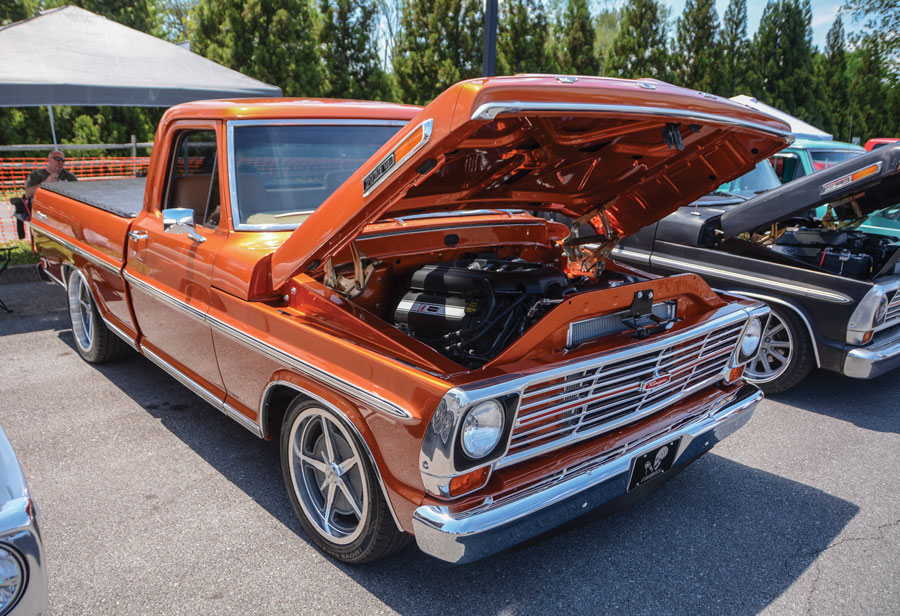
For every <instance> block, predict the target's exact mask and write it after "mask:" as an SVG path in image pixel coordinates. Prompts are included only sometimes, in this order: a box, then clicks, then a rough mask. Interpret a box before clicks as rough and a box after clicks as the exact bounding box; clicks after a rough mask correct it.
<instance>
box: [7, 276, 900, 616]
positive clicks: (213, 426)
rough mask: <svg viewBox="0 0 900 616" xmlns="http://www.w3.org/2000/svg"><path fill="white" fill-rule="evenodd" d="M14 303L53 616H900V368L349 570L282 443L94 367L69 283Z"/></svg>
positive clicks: (14, 357)
mask: <svg viewBox="0 0 900 616" xmlns="http://www.w3.org/2000/svg"><path fill="white" fill-rule="evenodd" d="M0 297H2V298H3V299H4V300H5V301H6V303H7V304H8V305H9V307H10V308H12V309H13V310H14V312H13V313H12V314H9V315H7V314H4V313H2V312H0V358H2V362H0V401H2V402H0V425H2V426H3V428H4V429H5V430H6V432H7V434H8V436H9V438H10V440H11V441H12V444H13V447H14V448H15V449H16V452H17V454H18V456H19V458H20V461H21V462H22V465H23V467H24V468H25V471H26V474H27V475H28V479H29V482H30V485H31V489H32V492H33V494H34V495H35V497H36V499H37V501H38V504H39V506H40V509H41V512H42V516H43V517H42V531H43V536H44V544H45V549H46V554H47V562H48V574H49V580H50V597H49V604H50V610H49V613H50V614H66V615H76V614H116V615H119V614H122V615H127V614H142V615H145V614H394V613H399V614H428V615H429V616H434V615H436V614H505V615H520V614H550V613H556V614H604V613H615V614H620V613H623V614H739V615H743V614H760V613H761V614H791V615H794V614H879V615H882V614H898V613H900V555H898V554H900V472H898V471H900V408H898V406H900V405H898V402H897V401H898V399H900V378H898V377H900V374H894V375H886V376H884V377H882V378H880V379H877V380H874V381H869V382H863V381H854V380H851V379H846V378H843V377H839V376H837V375H833V374H826V373H821V372H820V373H814V374H813V375H812V376H811V377H810V378H809V379H808V380H807V381H806V382H805V383H803V384H802V385H801V386H800V387H798V388H796V389H795V390H793V391H791V392H788V393H787V394H783V395H780V396H778V397H775V398H773V399H768V400H765V401H764V402H763V403H762V404H761V405H760V407H759V408H758V410H757V412H756V415H755V416H754V418H753V420H752V421H751V422H750V424H749V425H747V426H746V427H745V428H744V429H742V430H741V431H740V432H738V433H737V434H735V435H734V436H732V437H731V438H729V439H728V440H726V441H725V442H723V443H721V444H720V445H719V446H717V447H716V448H715V449H714V450H713V451H712V452H711V453H710V454H708V455H707V456H705V457H703V458H702V459H700V460H699V461H698V462H696V463H695V464H693V465H692V466H690V467H689V468H688V469H686V470H685V471H684V472H682V473H681V474H680V475H678V476H677V477H675V478H674V479H673V480H672V481H670V482H669V483H668V484H666V485H665V486H664V487H663V488H662V489H661V490H659V491H658V492H656V493H655V494H653V495H652V496H650V497H649V498H648V499H645V500H643V501H641V502H640V503H638V504H636V505H635V506H632V507H630V508H629V509H627V510H625V511H622V512H619V513H616V514H613V515H610V516H607V517H604V518H600V519H594V520H590V521H586V522H584V523H583V524H580V525H578V526H577V527H576V528H574V529H570V530H567V531H566V532H562V533H559V534H556V535H554V536H551V537H548V538H545V539H544V540H542V541H540V542H536V543H533V544H531V545H528V546H526V547H524V548H522V549H519V550H517V551H515V552H512V553H507V554H500V555H498V556H495V557H492V558H489V559H487V560H484V561H481V562H479V563H475V564H473V565H468V566H461V567H454V566H451V565H447V564H444V563H441V562H439V561H436V560H434V559H431V558H429V557H427V556H425V555H424V554H422V553H420V552H419V551H418V550H417V549H416V548H415V547H413V548H410V549H408V550H406V551H404V552H402V553H400V554H398V555H396V556H394V557H392V558H390V559H388V560H385V561H381V562H378V563H374V564H372V565H367V566H364V567H357V568H354V567H348V566H343V565H338V564H336V563H335V562H333V561H331V560H329V559H328V558H327V557H325V556H323V555H322V554H321V553H320V552H318V550H317V549H316V548H315V547H314V546H313V545H312V543H311V542H310V541H308V540H307V538H306V537H305V536H304V534H303V531H302V530H301V528H300V524H299V523H298V522H297V520H296V519H295V517H294V513H293V511H292V509H291V506H290V503H289V502H288V498H287V495H286V494H285V491H284V486H283V483H282V479H281V473H280V471H279V468H278V452H277V447H276V445H275V444H274V443H267V442H264V441H261V440H258V439H257V438H255V437H254V436H253V435H251V434H250V433H249V432H248V431H247V430H245V429H244V428H242V427H240V426H239V425H238V424H236V423H235V422H233V421H231V420H229V419H228V418H226V417H225V416H223V415H221V414H219V413H218V412H217V411H216V410H214V409H213V408H212V407H210V406H208V405H206V404H205V403H204V402H202V401H201V400H200V399H199V398H197V397H196V396H194V395H193V394H191V393H190V392H189V391H188V390H187V389H185V388H184V387H182V386H181V385H179V384H178V383H177V382H175V381H174V380H172V379H171V378H169V377H168V376H167V375H166V374H165V373H163V372H162V371H161V370H159V369H158V368H156V367H155V366H154V365H153V364H151V363H150V362H149V361H147V360H145V359H143V358H141V357H139V356H134V357H131V358H129V359H126V360H124V361H121V362H118V363H114V364H106V365H102V366H93V365H90V364H87V363H85V362H84V361H82V360H81V359H80V357H79V356H78V354H77V353H76V351H75V349H74V347H73V340H72V335H71V331H70V330H69V324H68V317H67V315H66V312H65V310H64V294H63V292H62V290H61V289H60V288H58V287H56V286H53V285H49V284H44V283H38V282H32V283H21V284H7V285H2V286H0Z"/></svg>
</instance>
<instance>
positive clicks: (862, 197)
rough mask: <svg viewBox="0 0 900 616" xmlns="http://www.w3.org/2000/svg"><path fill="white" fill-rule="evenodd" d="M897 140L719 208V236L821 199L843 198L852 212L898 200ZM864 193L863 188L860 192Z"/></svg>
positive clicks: (803, 209)
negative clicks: (849, 200)
mask: <svg viewBox="0 0 900 616" xmlns="http://www.w3.org/2000/svg"><path fill="white" fill-rule="evenodd" d="M898 165H900V144H898V145H893V146H887V147H883V148H879V149H877V150H874V151H872V152H867V153H865V154H863V155H861V156H857V157H855V158H851V159H850V160H846V161H844V162H842V163H839V164H837V165H834V166H833V167H829V168H827V169H823V170H822V171H817V172H815V173H813V174H810V175H807V176H805V177H802V178H800V179H797V180H792V181H791V182H788V183H787V184H784V185H783V186H781V187H779V188H775V189H772V190H770V191H768V192H765V193H763V194H761V195H759V196H757V197H754V198H752V199H749V200H748V201H745V202H744V203H742V204H740V205H737V206H734V207H732V208H731V209H729V210H728V211H727V212H725V213H724V214H722V218H721V219H720V225H721V229H722V234H723V239H727V238H729V237H734V236H736V235H740V234H741V233H746V232H749V231H754V230H756V229H759V228H761V227H765V226H766V225H770V224H772V223H775V222H779V221H781V220H784V219H785V218H790V217H791V216H797V215H801V214H803V213H805V212H806V211H808V210H810V209H812V208H816V207H818V206H820V205H824V204H826V203H832V204H834V203H838V202H840V201H842V200H846V199H847V198H848V197H851V196H858V198H854V199H853V204H852V205H851V204H848V206H849V207H850V208H852V212H851V211H848V212H847V213H848V215H851V216H853V217H856V218H860V217H862V216H866V215H868V214H871V213H872V212H875V211H876V210H880V209H882V208H884V207H887V206H889V205H893V204H895V203H896V202H897V200H898V196H897V192H896V191H897V182H898V181H900V167H898ZM861 193H865V194H861Z"/></svg>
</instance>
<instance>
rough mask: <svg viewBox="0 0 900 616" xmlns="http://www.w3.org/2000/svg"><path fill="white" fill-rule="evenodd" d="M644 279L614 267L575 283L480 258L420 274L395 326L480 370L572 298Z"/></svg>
mask: <svg viewBox="0 0 900 616" xmlns="http://www.w3.org/2000/svg"><path fill="white" fill-rule="evenodd" d="M641 280H643V279H642V278H639V277H637V276H635V275H631V274H625V273H621V272H616V271H612V270H610V269H606V270H604V271H603V272H602V273H601V274H600V276H599V277H598V278H589V277H587V276H575V277H573V278H570V277H569V276H567V275H566V274H565V273H564V272H562V271H560V270H559V269H558V268H556V267H551V266H548V265H546V264H544V263H540V262H529V261H526V260H524V259H521V258H518V257H508V258H503V259H501V258H498V257H497V255H495V254H480V255H476V256H472V257H467V258H464V259H461V260H457V261H451V262H442V263H435V264H428V265H423V266H421V267H419V268H417V269H415V270H414V271H413V272H412V273H411V275H410V276H409V280H408V283H407V284H406V286H405V288H403V289H402V296H401V297H400V299H399V302H398V303H397V305H396V308H395V309H394V310H393V313H392V315H391V322H392V324H393V325H395V326H396V327H397V328H398V329H400V330H401V331H403V332H404V333H406V334H408V335H410V336H412V337H414V338H416V339H417V340H419V341H421V342H423V343H425V344H427V345H428V346H430V347H432V348H434V349H435V350H436V351H438V352H439V353H441V354H442V355H444V356H446V357H447V358H449V359H451V360H453V361H455V362H457V363H459V364H461V365H463V366H466V367H467V368H478V367H480V366H482V365H484V364H485V363H487V362H488V361H490V360H491V359H493V358H494V357H496V356H497V355H498V354H499V353H500V352H502V351H503V350H504V349H505V348H506V347H507V346H509V345H510V344H511V343H512V342H513V341H515V340H516V339H517V338H518V337H519V336H521V335H522V334H523V333H524V332H525V331H526V330H527V329H528V328H530V327H531V326H532V325H533V324H534V323H536V322H537V321H538V320H540V319H541V318H542V317H543V316H544V315H546V314H547V313H548V312H549V311H550V310H552V309H553V308H554V307H555V306H556V305H558V304H559V303H560V302H562V301H564V300H565V299H566V298H567V297H569V296H571V295H572V294H574V293H578V292H580V291H584V290H594V289H602V288H610V287H616V286H621V285H624V284H630V283H633V282H639V281H641Z"/></svg>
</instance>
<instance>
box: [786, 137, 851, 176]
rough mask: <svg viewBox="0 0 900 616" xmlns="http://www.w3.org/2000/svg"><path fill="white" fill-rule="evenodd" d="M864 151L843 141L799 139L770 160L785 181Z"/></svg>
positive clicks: (825, 167) (840, 161) (824, 167)
mask: <svg viewBox="0 0 900 616" xmlns="http://www.w3.org/2000/svg"><path fill="white" fill-rule="evenodd" d="M863 153H865V149H864V148H862V147H860V146H858V145H854V144H852V143H844V142H843V141H826V140H823V139H797V140H796V141H794V143H792V144H791V145H790V146H788V147H786V148H785V149H783V150H782V151H780V152H779V153H778V154H775V155H774V156H772V157H771V158H770V159H769V162H770V163H772V167H773V168H774V169H775V174H776V175H777V176H778V179H780V180H781V182H782V183H785V182H790V181H791V180H796V179H797V178H801V177H803V176H804V175H809V174H811V173H815V172H816V171H821V170H822V169H827V168H828V167H830V166H832V165H836V164H837V163H842V162H844V161H845V160H849V159H851V158H853V157H855V156H859V155H860V154H863Z"/></svg>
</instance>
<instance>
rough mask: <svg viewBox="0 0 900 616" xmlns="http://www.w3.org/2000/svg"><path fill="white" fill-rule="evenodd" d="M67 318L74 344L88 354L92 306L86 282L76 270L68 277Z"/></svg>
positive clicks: (92, 323) (92, 333)
mask: <svg viewBox="0 0 900 616" xmlns="http://www.w3.org/2000/svg"><path fill="white" fill-rule="evenodd" d="M68 295H69V317H70V318H71V320H72V335H73V336H74V337H75V344H77V345H78V349H79V350H80V351H81V352H82V354H84V353H90V351H91V345H92V344H93V341H94V339H93V335H94V305H93V302H94V300H93V298H91V290H90V288H88V284H87V280H85V278H84V275H83V274H82V273H81V272H79V271H78V270H74V271H73V272H72V275H71V276H69V285H68Z"/></svg>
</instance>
